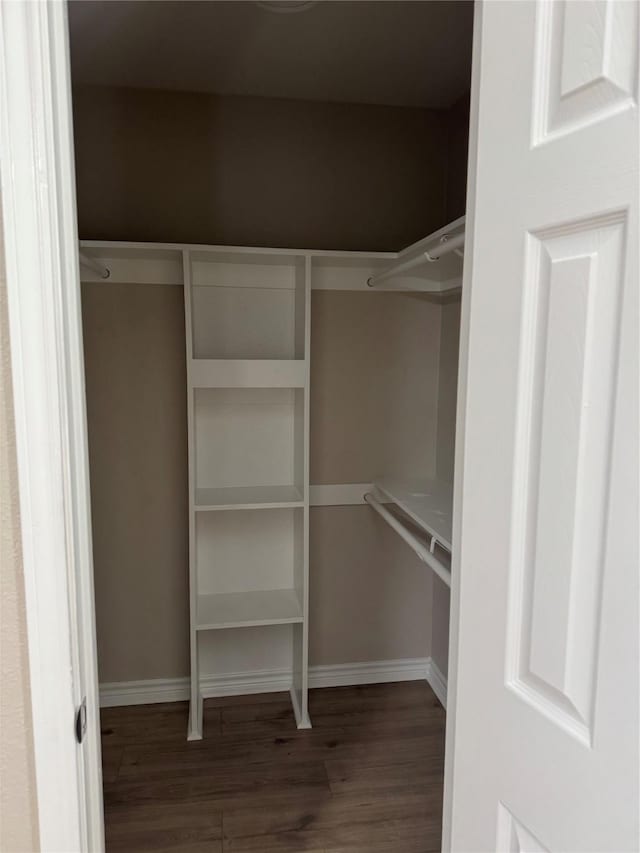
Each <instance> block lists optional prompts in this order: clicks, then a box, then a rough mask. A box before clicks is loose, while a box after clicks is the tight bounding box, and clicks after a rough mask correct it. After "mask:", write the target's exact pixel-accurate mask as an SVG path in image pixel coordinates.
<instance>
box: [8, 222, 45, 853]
mask: <svg viewBox="0 0 640 853" xmlns="http://www.w3.org/2000/svg"><path fill="white" fill-rule="evenodd" d="M2 234H3V231H2V222H1V221H0V672H2V684H1V686H0V815H1V817H0V850H3V851H7V853H22V852H23V851H24V853H33V851H34V850H37V849H38V828H37V819H38V812H37V803H36V788H35V770H34V763H33V733H32V725H31V697H30V691H29V658H28V649H27V625H26V616H25V600H24V579H23V574H22V552H21V545H20V516H19V503H18V476H17V470H16V444H15V427H14V421H13V394H12V388H11V364H10V350H9V328H8V315H7V288H6V279H5V271H4V247H3V238H2Z"/></svg>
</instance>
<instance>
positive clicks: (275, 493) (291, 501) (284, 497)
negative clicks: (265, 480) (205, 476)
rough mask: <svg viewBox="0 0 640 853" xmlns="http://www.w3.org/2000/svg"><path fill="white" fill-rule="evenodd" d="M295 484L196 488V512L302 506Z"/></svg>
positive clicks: (301, 499) (301, 498)
mask: <svg viewBox="0 0 640 853" xmlns="http://www.w3.org/2000/svg"><path fill="white" fill-rule="evenodd" d="M303 504H304V501H303V497H302V494H301V492H300V490H299V489H298V488H296V486H233V487H229V488H224V489H210V488H202V489H196V500H195V505H194V509H195V510H196V512H205V511H209V510H230V509H276V508H287V507H297V506H303Z"/></svg>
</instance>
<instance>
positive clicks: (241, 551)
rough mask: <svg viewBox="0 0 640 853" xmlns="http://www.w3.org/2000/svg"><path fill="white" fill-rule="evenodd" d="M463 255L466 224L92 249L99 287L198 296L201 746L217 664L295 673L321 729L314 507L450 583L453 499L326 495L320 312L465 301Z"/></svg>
mask: <svg viewBox="0 0 640 853" xmlns="http://www.w3.org/2000/svg"><path fill="white" fill-rule="evenodd" d="M452 241H455V242H454V243H452ZM463 243H464V218H461V219H459V220H456V221H455V222H452V223H450V224H449V225H447V226H446V227H444V228H442V229H440V230H439V231H437V232H435V233H433V234H431V235H430V236H429V237H426V238H425V239H424V240H421V241H419V242H418V243H415V244H414V245H413V246H409V247H407V248H406V249H404V250H403V251H402V252H399V253H395V252H345V251H322V250H296V249H270V248H266V249H261V248H255V247H228V246H195V245H194V246H192V245H186V244H181V243H163V244H154V243H130V242H104V241H90V242H83V243H82V244H81V251H82V256H83V259H82V266H83V281H87V282H95V283H99V284H100V286H105V287H108V286H109V285H110V284H123V283H126V284H128V285H135V284H143V285H163V286H164V285H169V286H178V287H181V288H184V298H185V299H184V304H185V331H186V357H187V358H186V365H187V391H188V394H187V426H188V471H189V506H188V516H189V579H190V586H189V589H190V592H189V594H190V643H191V692H190V698H191V702H190V715H189V727H188V733H187V736H188V737H189V739H192V740H196V739H199V738H201V737H202V725H203V715H202V691H201V677H200V673H201V664H202V666H203V667H204V668H203V670H202V673H203V677H204V676H208V675H211V674H214V673H216V672H217V671H218V669H217V667H218V664H220V666H221V668H220V672H221V673H224V674H228V673H233V672H234V671H235V672H238V671H241V670H242V669H243V667H247V668H248V667H251V666H254V663H253V662H254V661H259V662H261V665H265V666H269V661H270V660H271V659H273V660H274V661H276V663H274V667H277V668H279V669H280V668H282V667H283V661H286V662H288V661H289V660H290V661H291V699H292V705H293V710H294V714H295V717H296V721H297V725H298V726H299V727H301V728H307V727H309V726H310V721H309V714H308V703H307V690H308V632H309V624H308V611H309V584H308V580H309V506H310V495H311V494H313V496H314V502H315V504H317V505H319V506H335V505H355V504H363V503H365V502H366V503H368V504H369V505H370V506H371V507H372V508H373V509H374V510H375V511H376V512H378V513H379V514H380V515H381V516H382V518H384V519H385V521H386V522H387V523H388V524H389V525H390V526H391V527H392V528H393V529H395V530H396V532H397V533H398V534H399V535H400V536H401V537H402V538H403V539H404V540H405V542H407V544H408V545H409V546H410V547H412V548H413V549H414V551H415V552H416V553H417V554H418V556H419V557H420V559H421V560H423V562H424V563H426V564H427V565H429V566H430V567H431V568H432V570H433V571H434V572H435V573H436V574H438V575H439V576H440V577H441V579H442V580H443V581H444V582H445V583H450V573H449V570H448V566H447V560H448V557H449V554H448V553H447V552H449V551H450V549H451V495H450V490H449V492H447V491H446V488H443V487H442V485H441V484H439V485H437V486H436V485H434V484H433V483H429V482H426V481H420V482H418V483H415V482H414V483H408V482H406V481H402V480H399V479H396V478H395V476H394V474H395V473H397V472H394V471H393V470H386V471H385V469H384V468H379V469H378V471H379V472H380V473H383V472H384V473H386V474H388V477H383V478H382V479H380V480H379V481H378V482H376V483H375V484H374V483H371V482H367V483H355V482H338V483H328V484H327V483H323V484H320V485H317V486H315V487H314V489H313V492H311V489H310V486H309V394H310V379H309V377H310V371H309V359H310V312H311V289H312V288H313V289H314V290H316V291H325V290H332V291H333V290H338V291H352V292H360V294H364V293H367V294H371V295H372V296H371V298H372V299H376V298H377V297H376V296H375V295H374V294H376V293H382V292H403V291H404V292H408V293H411V292H418V293H431V294H433V296H434V299H437V298H438V296H439V295H441V296H443V297H446V295H447V294H448V293H450V292H451V291H452V290H456V289H457V288H459V287H460V283H461V275H462V257H461V255H462V251H463V248H462V247H463ZM445 244H446V246H447V248H446V250H443V248H442V247H443V246H444V245H445ZM363 426H364V425H363ZM391 467H392V468H393V465H391ZM390 503H393V504H395V505H396V506H397V508H398V509H399V510H402V511H403V512H404V513H405V518H404V519H403V520H402V519H400V520H399V519H398V518H397V514H394V513H395V511H394V512H390V509H393V508H390V507H389V506H388V505H389V504H390ZM407 516H408V517H409V522H408V525H407ZM412 525H413V530H412V529H410V528H411V526H412ZM221 632H225V633H224V634H221ZM218 650H220V654H219V655H218ZM289 650H290V657H289ZM225 666H226V667H227V668H226V669H225ZM229 667H238V669H236V670H234V669H231V668H229Z"/></svg>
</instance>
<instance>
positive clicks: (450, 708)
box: [442, 0, 483, 851]
mask: <svg viewBox="0 0 640 853" xmlns="http://www.w3.org/2000/svg"><path fill="white" fill-rule="evenodd" d="M482 5H483V3H482V0H476V2H475V4H474V15H473V64H472V69H471V99H470V105H469V154H468V164H467V205H466V211H465V213H466V220H465V247H464V270H463V279H462V298H461V310H460V348H459V355H458V392H457V402H456V447H455V466H454V476H453V526H452V528H453V529H452V546H453V548H452V554H451V594H450V599H449V601H450V605H449V671H448V680H447V730H446V743H445V756H444V802H443V808H442V850H443V851H448V850H451V824H452V819H453V766H454V765H453V755H454V743H455V737H456V704H457V702H456V695H457V687H458V631H459V620H460V586H461V583H462V571H461V569H462V566H461V554H462V500H463V473H464V454H465V449H466V443H465V424H466V410H467V374H468V358H469V325H470V322H471V296H472V285H473V281H472V279H473V267H472V258H473V236H474V232H475V217H476V211H475V205H476V160H477V154H478V117H479V111H480V67H481V62H480V56H481V51H482Z"/></svg>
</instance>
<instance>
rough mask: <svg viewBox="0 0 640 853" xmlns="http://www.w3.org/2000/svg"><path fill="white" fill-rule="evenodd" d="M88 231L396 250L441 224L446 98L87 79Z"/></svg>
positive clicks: (79, 109) (82, 114)
mask: <svg viewBox="0 0 640 853" xmlns="http://www.w3.org/2000/svg"><path fill="white" fill-rule="evenodd" d="M74 129H75V139H76V171H77V185H78V211H79V230H80V236H81V237H83V238H85V239H94V240H151V241H160V242H162V241H165V242H171V241H176V242H186V243H225V244H228V245H254V246H291V247H297V248H328V249H370V250H372V249H380V250H386V249H389V250H396V249H399V248H401V247H402V246H406V245H408V244H409V243H411V242H413V241H415V240H417V239H419V238H420V237H424V235H425V234H428V233H429V231H432V230H434V229H436V228H438V227H439V226H441V225H442V222H443V216H444V210H445V193H446V167H445V162H446V144H447V115H446V113H444V112H439V111H434V110H421V109H408V108H397V107H376V106H364V105H357V104H323V103H311V102H304V101H288V100H277V99H268V98H239V97H216V96H210V95H199V94H187V93H169V92H152V91H140V90H134V89H109V88H99V87H91V88H79V89H76V90H75V91H74Z"/></svg>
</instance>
